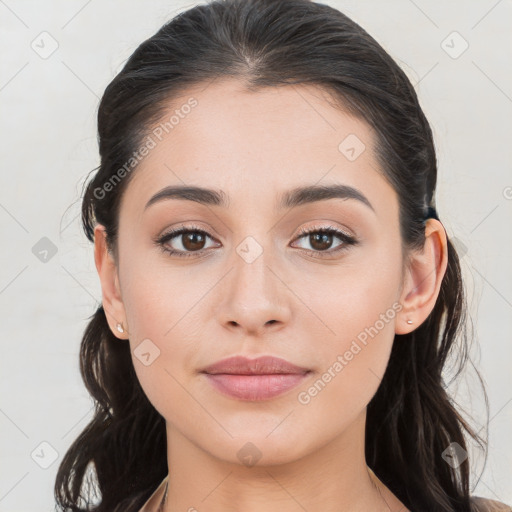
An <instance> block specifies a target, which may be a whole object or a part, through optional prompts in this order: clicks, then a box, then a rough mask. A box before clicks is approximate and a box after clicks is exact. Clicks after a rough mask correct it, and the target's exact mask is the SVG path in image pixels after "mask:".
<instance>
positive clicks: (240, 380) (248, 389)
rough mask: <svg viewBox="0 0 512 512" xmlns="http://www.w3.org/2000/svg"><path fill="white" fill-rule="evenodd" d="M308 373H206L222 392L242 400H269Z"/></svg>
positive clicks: (214, 385) (289, 387)
mask: <svg viewBox="0 0 512 512" xmlns="http://www.w3.org/2000/svg"><path fill="white" fill-rule="evenodd" d="M308 373H309V372H307V373H300V374H299V373H286V374H284V373H279V374H267V375H233V374H227V373H217V374H210V373H207V374H205V375H206V376H207V377H208V380H209V381H210V383H211V384H212V385H213V387H214V388H216V389H217V390H218V391H220V392H221V393H223V394H225V395H227V396H230V397H232V398H238V399H240V400H251V401H257V400H268V399H270V398H274V397H276V396H278V395H281V394H283V393H285V392H286V391H288V390H290V389H292V388H294V387H295V386H297V385H298V384H299V383H300V382H302V381H303V380H304V379H305V377H306V376H307V375H308Z"/></svg>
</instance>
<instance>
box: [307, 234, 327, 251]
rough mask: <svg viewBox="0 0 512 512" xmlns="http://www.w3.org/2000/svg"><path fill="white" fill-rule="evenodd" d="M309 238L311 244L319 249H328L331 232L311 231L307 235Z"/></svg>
mask: <svg viewBox="0 0 512 512" xmlns="http://www.w3.org/2000/svg"><path fill="white" fill-rule="evenodd" d="M309 239H310V243H311V246H312V247H314V248H315V249H317V250H319V251H321V250H325V249H328V248H329V247H330V245H331V244H332V234H331V233H313V234H311V235H310V236H309ZM317 242H319V243H320V244H319V245H320V246H319V245H318V244H317Z"/></svg>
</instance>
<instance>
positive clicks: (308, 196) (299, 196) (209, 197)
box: [144, 184, 375, 213]
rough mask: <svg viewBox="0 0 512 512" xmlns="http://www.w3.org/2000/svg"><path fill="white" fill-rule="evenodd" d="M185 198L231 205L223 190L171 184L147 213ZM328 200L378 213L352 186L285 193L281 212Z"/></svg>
mask: <svg viewBox="0 0 512 512" xmlns="http://www.w3.org/2000/svg"><path fill="white" fill-rule="evenodd" d="M167 199H182V200H188V201H195V202H197V203H200V204H204V205H211V206H220V207H223V208H227V207H228V206H229V200H228V196H227V195H226V194H225V192H224V191H222V190H214V189H209V188H203V187H197V186H190V185H171V186H168V187H165V188H163V189H162V190H160V191H159V192H157V193H156V194H155V195H154V196H152V197H151V199H150V200H149V201H148V202H147V203H146V206H145V207H144V210H147V209H148V208H149V207H150V206H151V205H152V204H155V203H157V202H160V201H163V200H167ZM327 199H344V200H346V199H355V200H357V201H360V202H361V203H363V204H364V205H366V206H367V207H368V208H370V209H371V210H372V211H373V212H374V213H375V209H374V208H373V206H372V204H371V203H370V201H369V200H368V199H367V197H366V196H365V195H364V194H363V193H362V192H361V191H360V190H358V189H356V188H354V187H351V186H349V185H341V184H339V185H328V186H325V185H309V186H305V187H296V188H294V189H291V190H289V191H287V192H285V193H283V194H282V195H281V196H280V198H279V201H278V204H277V207H278V209H284V208H294V207H296V206H300V205H304V204H308V203H314V202H317V201H325V200H327Z"/></svg>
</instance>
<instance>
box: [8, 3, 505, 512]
mask: <svg viewBox="0 0 512 512" xmlns="http://www.w3.org/2000/svg"><path fill="white" fill-rule="evenodd" d="M324 3H327V4H329V5H332V6H334V7H336V8H338V9H340V10H341V11H342V12H345V13H346V14H347V15H348V16H350V17H352V18H353V19H354V20H355V21H357V22H358V23H360V24H361V25H362V26H363V27H364V28H365V29H366V30H368V32H369V33H370V34H372V35H373V36H374V37H375V38H376V39H377V40H378V41H379V42H380V43H381V44H382V45H383V46H384V48H385V49H386V50H387V51H388V52H389V53H390V54H391V55H392V56H393V57H394V58H395V59H396V60H397V61H398V63H399V64H400V65H401V66H402V67H403V68H404V69H405V71H406V73H407V74H408V76H409V77H410V78H411V80H412V82H413V83H414V84H415V85H416V89H417V91H418V94H419V97H420V101H421V103H422V106H423V108H424V110H425V113H426V115H427V117H428V118H429V120H430V122H431V124H432V127H433V130H434V134H435V140H436V145H437V149H438V158H439V185H438V191H437V203H438V210H439V212H440V217H441V220H442V222H443V224H444V225H445V227H446V229H447V232H448V235H449V236H451V237H456V238H457V243H458V244H459V245H458V246H459V248H460V249H462V250H463V251H464V250H465V248H466V249H467V252H466V253H465V254H464V257H463V267H464V273H465V277H466V280H467V284H468V288H469V291H470V298H469V301H470V305H471V311H472V315H473V324H474V334H475V338H476V340H477V344H476V345H475V350H474V351H473V359H474V361H475V365H476V366H477V367H478V368H479V370H480V371H481V373H482V375H483V377H484V380H485V382H486V385H487V389H488V393H489V400H490V417H491V422H490V429H489V435H490V437H489V457H488V460H487V465H486V467H485V470H484V472H483V474H482V477H481V479H480V481H479V482H478V485H477V487H476V489H475V490H474V493H475V494H477V495H480V496H486V497H489V498H493V499H498V500H502V501H505V502H508V503H509V504H512V476H511V475H512V441H511V436H510V432H511V425H512V403H511V402H512V386H511V384H512V376H511V371H510V367H511V360H512V343H511V333H512V315H511V308H512V269H511V264H510V261H511V258H510V255H511V253H512V230H511V228H510V225H511V222H510V221H511V217H512V188H511V187H512V172H511V162H512V158H511V147H512V145H511V143H510V141H511V140H512V139H511V135H512V133H511V132H512V129H511V126H510V119H511V113H512V74H511V70H510V62H512V58H511V57H512V55H511V54H512V45H511V40H510V33H511V25H512V23H511V19H512V16H511V15H512V2H511V1H510V0H501V1H496V0H474V1H462V0H460V1H446V0H436V1H426V0H415V1H412V0H393V1H386V2H383V1H377V0H374V1H365V2H361V1H359V2H358V1H355V0H354V1H348V0H347V1H345V0H339V1H333V0H331V1H327V0H326V1H325V2H324ZM192 5H195V3H190V2H178V1H162V0H160V1H157V0H153V1H146V2H142V1H135V0H130V1H121V0H114V1H99V0H89V1H86V0H73V1H70V0H67V1H64V0H61V1H57V0H52V1H46V2H41V1H15V0H0V29H1V49H0V59H1V60H0V70H1V74H0V103H1V110H0V112H1V116H0V134H1V137H0V140H1V174H0V176H1V177H0V226H1V240H2V244H1V245H2V251H1V266H0V311H1V314H2V319H1V323H0V327H1V333H2V341H1V343H2V345H1V346H2V355H1V358H0V369H1V376H2V382H1V401H0V429H1V459H2V464H1V466H0V511H1V512H3V511H24V512H25V511H26V512H29V511H36V510H37V511H38V512H40V511H41V510H47V511H50V510H53V503H54V502H53V484H54V478H55V474H56V470H57V465H58V463H59V462H60V460H61V458H62V455H63V454H64V452H65V451H66V450H67V448H68V447H69V445H70V444H71V442H72V441H73V440H74V439H75V438H76V437H77V436H78V434H79V433H80V432H81V430H82V429H83V428H84V427H85V425H86V423H87V422H88V420H89V419H90V417H91V414H92V409H91V407H92V401H91V399H90V398H89V397H88V394H87V393H86V390H85V388H84V386H83V383H82V381H81V378H80V375H79V370H78V349H79V344H80V340H81V336H82V333H83V331H84V329H85V326H86V324H87V319H88V317H89V315H91V314H92V313H93V311H94V309H95V307H96V306H97V304H98V303H99V302H100V301H101V294H100V287H99V280H98V277H97V274H96V269H95V267H94V260H93V251H92V245H90V244H89V242H88V241H87V240H86V238H85V236H84V235H83V233H82V232H81V227H80V218H79V208H80V201H79V195H80V190H81V185H82V182H83V179H84V178H85V176H86V174H87V173H88V172H89V171H90V170H91V169H93V168H95V167H96V166H97V165H98V163H99V159H98V151H97V143H96V125H95V116H96V112H97V105H98V101H99V97H101V95H102V93H103V90H104V89H105V87H106V86H107V84H108V83H109V82H110V80H111V79H112V78H113V77H114V75H115V74H116V72H117V71H118V70H119V69H120V68H121V66H122V64H123V62H124V61H125V60H126V59H127V58H128V57H129V55H130V54H131V53H132V52H133V50H134V49H135V48H136V46H137V45H138V44H139V43H140V42H142V41H143V40H144V39H146V38H147V37H150V36H151V35H153V33H154V32H155V31H156V30H157V29H158V28H160V26H161V25H162V24H163V23H164V22H165V21H167V20H168V19H170V18H171V17H173V16H174V15H175V14H177V13H178V12H180V11H182V10H184V9H185V8H187V7H189V6H192ZM43 31H47V32H48V33H49V34H50V36H48V35H40V34H41V33H42V32H43ZM454 31H457V32H458V33H459V34H460V35H461V36H462V38H463V39H464V40H462V39H460V38H458V36H457V35H453V34H452V33H453V32H454ZM52 40H55V41H56V43H53V42H52ZM443 41H445V42H444V43H443ZM464 41H467V43H468V44H469V47H468V48H467V50H466V51H464V52H463V53H462V54H461V55H458V53H459V52H460V51H461V50H462V49H463V48H464V46H463V45H464ZM52 44H58V48H57V49H56V50H55V51H54V53H52V54H51V55H49V56H47V55H43V56H44V57H46V58H42V56H41V54H42V53H44V52H45V51H46V52H49V51H50V50H51V49H52V47H51V45H52ZM33 47H34V48H36V49H37V51H36V50H35V49H33ZM38 52H39V53H38ZM450 53H451V55H450ZM455 56H456V57H457V58H454V57H455ZM43 237H47V238H49V239H50V240H51V241H52V242H53V244H55V246H56V248H57V253H56V254H55V255H54V256H53V257H50V256H51V253H50V254H49V255H48V257H47V258H48V261H46V262H43V261H40V259H39V258H37V257H36V255H35V254H34V253H33V250H32V249H33V247H34V246H35V245H36V244H37V243H38V242H39V241H40V239H41V238H43ZM36 247H38V246H36ZM36 252H37V251H36ZM40 256H41V255H40ZM450 390H452V391H453V392H456V393H457V395H456V398H457V400H458V401H459V402H460V403H461V405H462V406H463V407H464V408H465V409H466V410H468V411H469V412H471V413H472V414H474V415H475V417H476V418H477V419H478V421H481V420H483V413H484V412H485V409H484V405H483V404H484V402H483V396H482V393H481V391H479V388H478V382H477V380H476V378H475V376H474V372H471V371H469V372H468V374H467V376H466V378H465V379H464V380H463V381H462V384H461V385H459V386H458V387H457V386H450ZM478 428H479V427H478ZM43 442H45V443H48V444H43V445H41V443H43ZM52 450H55V451H56V452H57V454H58V455H57V457H58V458H57V459H56V460H55V461H53V462H52V454H53V451H52ZM473 465H474V470H473V471H474V473H476V474H479V473H480V472H481V471H482V467H483V460H482V459H481V457H479V456H478V454H476V455H475V459H474V464H473ZM41 466H48V467H47V468H46V469H44V468H43V467H41Z"/></svg>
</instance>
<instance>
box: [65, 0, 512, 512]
mask: <svg viewBox="0 0 512 512" xmlns="http://www.w3.org/2000/svg"><path fill="white" fill-rule="evenodd" d="M98 131H99V145H100V155H101V165H100V167H99V170H98V172H97V173H96V174H95V175H94V176H93V178H92V179H91V180H90V181H89V183H88V184H87V188H86V190H85V194H84V198H83V208H82V214H83V224H84V229H85V232H86V235H87V236H88V238H89V240H91V241H92V242H94V246H95V262H96V267H97V270H98V274H99V278H100V282H101V287H102V297H103V302H102V306H101V307H99V308H98V310H97V311H96V313H95V314H94V315H93V317H92V319H91V321H90V323H89V325H88V327H87V329H86V332H85V334H84V338H83V340H82V345H81V359H80V362H81V372H82V375H83V378H84V380H85V383H86V385H87V388H88V390H89V392H90V393H91V394H92V396H93V397H94V398H95V400H96V403H97V408H96V414H95V417H94V419H93V420H92V421H91V423H90V424H89V425H88V427H87V428H86V429H85V430H84V432H83V433H82V434H81V435H80V437H79V438H78V439H77V440H76V441H75V442H74V443H73V445H72V446H71V447H70V449H69V451H68V453H67V454H66V456H65V458H64V459H63V461H62V464H61V466H60V468H59V472H58V475H57V480H56V484H55V492H56V497H57V501H58V504H59V506H60V507H62V510H70V509H72V510H96V511H101V512H104V511H105V512H106V511H109V512H111V511H127V512H132V511H144V512H147V511H155V510H161V511H165V512H171V511H176V510H189V511H193V510H198V511H199V512H201V511H206V510H207V511H217V510H253V511H265V512H269V511H270V512H272V511H274V510H279V511H292V510H293V511H295V510H300V509H302V510H309V511H313V510H323V511H332V512H334V511H340V510H351V511H352V510H354V511H356V510H357V511H363V510H364V511H370V510H371V511H393V512H398V511H401V512H405V511H414V512H418V511H429V512H430V511H443V512H444V511H469V510H511V509H510V507H508V506H507V505H505V504H503V503H499V502H497V501H492V500H484V499H482V498H476V497H473V496H471V495H470V489H469V460H468V458H467V451H466V448H467V446H466V443H465V438H464V433H465V432H466V433H468V434H469V435H470V436H471V437H472V438H473V439H474V440H475V441H477V442H479V443H480V444H481V445H483V444H484V441H483V440H482V439H481V438H480V437H479V436H478V435H477V433H475V432H474V431H473V430H472V429H471V427H470V426H469V425H467V424H466V422H465V421H464V420H463V418H462V417H461V416H460V414H459V412H458V411H457V410H456V409H455V407H454V406H453V405H452V403H451V401H450V398H449V396H448V395H447V393H446V391H445V385H444V382H443V379H442V370H443V367H444V365H445V362H446V360H447V357H448V356H450V355H454V354H455V356H457V357H458V359H459V362H460V368H459V370H462V367H463V364H464V361H465V359H466V358H467V353H466V345H465V342H466V337H465V330H464V326H465V324H464V320H465V298H464V288H463V283H462V280H461V273H460V267H459V260H458V257H457V254H456V251H455V248H454V246H453V245H452V243H451V242H450V240H449V239H448V238H447V235H446V232H445V230H444V227H443V225H442V223H441V222H440V220H439V217H438V215H437V212H436V209H435V188H436V178H437V175H436V172H437V171H436V156H435V150H434V144H433V140H432V132H431V129H430V127H429V124H428V121H427V120H426V118H425V116H424V114H423V112H422V110H421V107H420V105H419V103H418V99H417V96H416V93H415V91H414V88H413V87H412V85H411V83H410V82H409V80H408V79H407V78H406V76H405V74H404V73H403V72H402V71H401V70H400V68H399V67H398V66H397V64H396V63H395V62H394V61H393V60H392V59H391V58H390V56H389V55H388V54H387V53H386V52H385V51H384V50H383V49H382V47H380V46H379V45H378V43H377V42H376V41H375V40H374V39H372V38H371V37H370V36H369V35H368V34H367V33H366V32H365V31H364V30H363V29H362V28H361V27H359V26H358V25H357V24H355V23H354V22H353V21H351V20H350V19H348V18H347V17H346V16H344V15H343V14H341V13H340V12H338V11H337V10H335V9H333V8H331V7H328V6H326V5H323V4H317V3H313V2H309V1H306V0H286V1H270V0H249V1H238V0H219V1H214V2H212V3H209V4H207V5H201V6H197V7H195V8H192V9H190V10H188V11H186V12H184V13H181V14H180V15H179V16H177V17H176V18H175V19H173V20H172V21H171V22H170V23H168V24H166V25H164V26H163V27H162V28H161V29H160V30H159V31H158V32H157V33H156V34H155V35H154V36H153V37H151V38H150V39H148V40H147V41H145V42H143V43H142V44H141V45H140V46H139V47H138V48H137V50H136V51H135V52H134V54H133V55H132V56H131V58H130V59H129V60H128V62H127V63H126V65H125V66H124V68H123V69H122V71H121V72H120V73H119V74H118V75H117V76H116V77H115V78H114V80H113V81H112V82H111V83H110V84H109V86H108V87H107V89H106V91H105V93H104V95H103V98H102V100H101V104H100V107H99V112H98ZM457 341H459V344H458V345H456V342H457ZM88 469H90V470H94V472H95V479H96V480H97V487H98V489H99V492H100V495H101V500H100V502H99V503H98V504H97V505H96V506H95V507H94V508H86V507H87V505H86V504H84V501H83V500H82V498H81V497H80V490H81V487H82V486H83V485H84V484H85V483H86V482H87V474H86V471H87V470H88ZM85 501H87V499H85Z"/></svg>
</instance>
